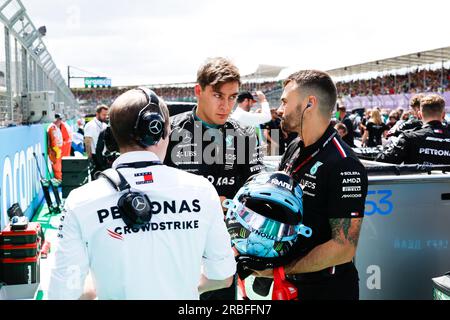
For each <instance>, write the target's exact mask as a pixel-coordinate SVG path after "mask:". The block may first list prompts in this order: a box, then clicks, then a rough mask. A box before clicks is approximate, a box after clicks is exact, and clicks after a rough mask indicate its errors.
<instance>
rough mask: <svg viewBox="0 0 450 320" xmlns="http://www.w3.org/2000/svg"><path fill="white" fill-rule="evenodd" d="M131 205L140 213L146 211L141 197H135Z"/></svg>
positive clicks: (145, 204)
mask: <svg viewBox="0 0 450 320" xmlns="http://www.w3.org/2000/svg"><path fill="white" fill-rule="evenodd" d="M131 205H132V206H133V208H134V209H135V210H136V211H139V212H142V211H144V210H145V209H147V203H146V201H145V199H144V198H143V197H136V198H134V199H133V201H132V202H131Z"/></svg>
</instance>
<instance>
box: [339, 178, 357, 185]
mask: <svg viewBox="0 0 450 320" xmlns="http://www.w3.org/2000/svg"><path fill="white" fill-rule="evenodd" d="M342 183H343V184H349V183H361V178H349V179H344V180H342Z"/></svg>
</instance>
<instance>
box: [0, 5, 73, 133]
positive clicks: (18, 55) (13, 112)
mask: <svg viewBox="0 0 450 320" xmlns="http://www.w3.org/2000/svg"><path fill="white" fill-rule="evenodd" d="M0 22H1V23H2V24H3V26H4V27H3V28H2V29H1V32H0V127H6V126H11V125H17V124H21V123H28V121H27V120H28V119H29V116H28V115H29V113H30V110H29V107H30V101H31V100H30V99H31V98H30V93H32V92H48V91H50V92H53V93H54V104H53V107H54V109H55V110H54V111H58V112H61V113H65V114H66V115H67V116H68V117H70V115H73V114H74V113H75V110H76V109H77V107H78V104H77V101H76V100H75V97H74V96H73V94H72V92H71V91H70V90H69V88H68V86H67V85H66V83H65V82H64V79H63V77H62V75H61V72H60V71H59V70H58V68H57V67H56V64H55V62H54V61H53V59H52V56H51V55H50V53H49V51H48V50H47V47H46V46H45V44H44V42H43V37H44V36H45V33H46V29H45V27H41V28H38V29H37V28H36V27H35V26H34V24H33V22H32V21H31V19H30V17H29V16H28V14H27V11H26V9H25V7H24V6H23V4H22V2H21V1H20V0H0ZM52 97H53V95H52Z"/></svg>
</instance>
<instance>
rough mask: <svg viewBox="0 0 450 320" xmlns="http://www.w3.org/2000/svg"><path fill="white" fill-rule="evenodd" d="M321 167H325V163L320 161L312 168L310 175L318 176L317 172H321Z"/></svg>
mask: <svg viewBox="0 0 450 320" xmlns="http://www.w3.org/2000/svg"><path fill="white" fill-rule="evenodd" d="M321 165H323V163H322V162H320V161H317V162H316V164H315V165H313V167H312V168H311V171H309V173H310V174H313V175H314V174H316V173H317V170H319V167H320V166H321Z"/></svg>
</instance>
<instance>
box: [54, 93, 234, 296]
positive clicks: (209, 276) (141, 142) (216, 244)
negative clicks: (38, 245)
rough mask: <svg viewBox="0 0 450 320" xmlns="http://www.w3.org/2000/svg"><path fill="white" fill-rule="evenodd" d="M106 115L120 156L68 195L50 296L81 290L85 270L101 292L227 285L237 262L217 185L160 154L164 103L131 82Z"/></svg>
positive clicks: (166, 292)
mask: <svg viewBox="0 0 450 320" xmlns="http://www.w3.org/2000/svg"><path fill="white" fill-rule="evenodd" d="M110 119H111V128H112V131H113V134H114V136H115V138H116V140H117V143H118V145H119V148H120V152H121V156H120V157H119V158H118V159H117V160H116V161H115V162H114V164H113V168H114V170H113V169H110V170H112V171H109V173H108V171H105V172H104V173H103V174H104V176H103V178H100V179H98V180H96V181H93V182H91V183H88V184H87V185H85V186H83V187H81V188H78V189H76V190H74V191H72V192H71V193H70V195H69V197H68V198H67V201H66V203H65V215H64V216H63V218H62V219H61V220H62V223H61V226H60V228H59V230H60V231H59V235H58V237H59V241H58V244H57V249H56V253H55V263H54V266H53V269H52V273H51V280H50V285H49V291H48V297H49V299H78V298H80V297H81V296H83V297H84V295H83V288H84V281H85V279H86V275H87V273H88V271H90V273H91V275H92V278H93V283H94V285H95V291H96V295H97V297H98V298H99V299H153V300H165V299H174V300H178V299H187V300H196V299H198V298H199V293H203V292H206V291H209V290H216V289H219V288H224V287H227V286H230V285H231V283H232V279H233V277H232V276H233V275H234V274H235V272H236V267H235V264H236V263H235V260H234V255H233V251H232V249H231V245H230V237H229V235H228V232H227V229H226V227H225V223H224V221H223V213H222V209H221V205H220V203H219V197H218V195H217V192H216V191H215V189H214V188H213V187H212V186H211V184H210V183H209V182H208V181H207V180H206V179H205V178H203V177H201V176H197V175H193V174H190V173H187V172H183V171H181V170H177V169H175V168H170V167H166V166H164V165H163V164H162V163H161V161H162V160H163V159H164V157H165V153H166V150H167V145H168V135H169V131H170V128H169V127H170V124H169V113H168V109H167V107H166V105H165V104H164V102H162V100H160V99H159V98H158V97H157V96H156V94H154V93H153V92H152V91H150V90H149V89H147V88H139V89H134V90H129V91H127V92H125V93H124V94H122V95H121V96H120V97H119V98H117V99H116V100H115V102H114V103H113V105H112V107H111V114H110ZM111 175H112V176H111ZM114 177H116V178H117V179H114ZM127 199H131V200H127ZM145 199H146V200H145ZM135 200H136V201H135ZM144 214H145V215H144ZM144 218H145V219H144ZM130 221H131V222H130ZM202 267H203V272H202V271H201V270H202ZM90 296H92V294H91V295H90Z"/></svg>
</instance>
